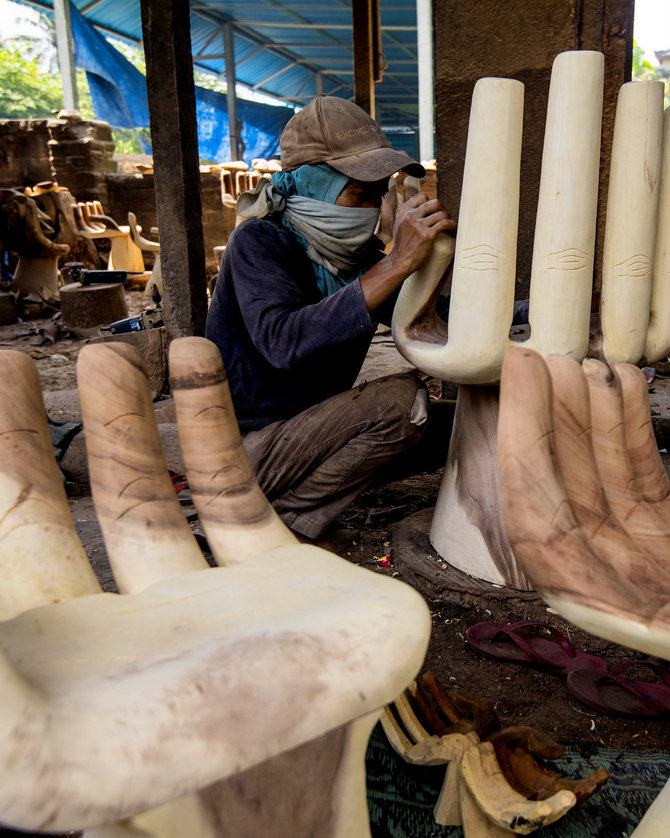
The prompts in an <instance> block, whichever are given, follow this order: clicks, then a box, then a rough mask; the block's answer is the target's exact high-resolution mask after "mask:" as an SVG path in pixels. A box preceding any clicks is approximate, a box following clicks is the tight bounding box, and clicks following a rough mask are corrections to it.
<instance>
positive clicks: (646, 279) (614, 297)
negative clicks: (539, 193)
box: [600, 81, 663, 364]
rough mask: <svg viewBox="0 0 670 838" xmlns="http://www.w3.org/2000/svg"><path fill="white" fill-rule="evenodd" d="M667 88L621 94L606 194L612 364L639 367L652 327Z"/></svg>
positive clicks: (605, 307) (605, 282)
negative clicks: (664, 89) (653, 283)
mask: <svg viewBox="0 0 670 838" xmlns="http://www.w3.org/2000/svg"><path fill="white" fill-rule="evenodd" d="M662 132H663V83H662V82H657V81H643V82H628V83H627V84H624V85H623V87H622V88H621V90H620V91H619V97H618V100H617V109H616V117H615V121H614V138H613V141H612V161H611V165H610V178H609V187H608V193H607V223H606V227H605V243H604V250H603V271H602V292H601V298H600V299H601V305H600V320H601V328H602V333H603V352H604V354H605V357H606V358H607V360H608V362H609V363H610V364H614V363H620V362H622V361H624V362H629V363H637V361H639V360H640V358H641V357H642V355H643V353H644V349H645V343H646V338H647V327H648V326H649V308H650V303H651V283H652V270H653V259H654V244H655V238H656V221H657V213H658V197H659V179H660V174H661V152H662V140H663V133H662Z"/></svg>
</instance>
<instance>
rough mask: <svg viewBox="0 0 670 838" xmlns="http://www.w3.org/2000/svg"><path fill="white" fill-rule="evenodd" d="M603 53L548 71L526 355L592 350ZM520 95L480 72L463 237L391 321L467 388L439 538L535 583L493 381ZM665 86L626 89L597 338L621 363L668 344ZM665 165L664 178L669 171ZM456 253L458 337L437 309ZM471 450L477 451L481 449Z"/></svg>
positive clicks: (409, 288) (502, 329) (460, 563)
mask: <svg viewBox="0 0 670 838" xmlns="http://www.w3.org/2000/svg"><path fill="white" fill-rule="evenodd" d="M602 90H603V56H602V55H601V54H600V53H595V52H589V51H579V52H568V53H562V54H561V55H559V56H558V57H557V58H556V61H555V62H554V68H553V72H552V79H551V86H550V91H549V101H548V109H547V123H546V130H545V143H544V152H543V160H542V175H541V181H540V195H539V201H538V211H537V220H536V229H535V244H534V251H533V264H532V275H531V287H530V301H529V306H530V310H529V320H530V337H529V338H528V339H527V341H526V343H525V346H527V347H528V348H530V349H533V350H534V351H537V352H539V353H540V354H541V355H543V356H547V355H550V354H559V355H566V356H569V357H571V358H574V359H575V360H576V361H581V360H582V359H583V358H584V357H585V356H586V354H587V351H588V349H589V312H590V307H591V296H592V293H591V289H592V277H593V264H594V249H595V220H596V204H597V190H598V169H599V158H600V126H601V114H602ZM522 107H523V86H522V85H521V84H520V83H519V82H517V81H514V80H511V79H481V80H480V81H479V82H478V83H477V85H476V87H475V91H474V95H473V101H472V111H471V119H470V130H469V135H468V146H467V152H466V162H465V172H464V179H463V191H462V199H461V207H460V212H459V218H458V222H459V227H458V235H457V238H456V241H455V242H454V241H453V240H451V239H446V238H445V239H444V240H443V241H442V242H438V243H437V245H436V247H435V251H434V253H433V257H432V259H431V260H430V261H429V262H428V263H427V264H426V265H425V266H424V268H423V269H422V270H421V271H418V272H417V273H416V274H414V275H413V276H412V277H410V279H408V280H407V281H406V282H405V284H404V286H403V289H402V292H401V295H400V298H399V300H398V305H397V306H396V310H395V312H394V319H393V320H394V322H393V334H394V338H395V342H396V346H397V347H398V349H399V351H400V352H401V353H402V354H403V355H404V356H405V357H406V358H407V359H408V360H410V361H411V362H412V363H414V364H415V365H416V366H417V367H419V368H420V369H421V370H423V371H424V372H426V373H428V374H430V375H433V376H437V377H439V378H442V379H446V380H451V381H456V382H458V383H460V384H462V385H463V386H462V387H461V388H460V395H459V401H460V405H459V408H458V411H457V416H456V423H455V428H454V436H453V440H452V446H451V450H450V453H449V458H448V461H447V465H446V469H445V476H444V482H443V485H442V489H441V492H440V497H439V499H438V503H437V507H436V512H435V516H434V520H433V525H432V529H431V541H432V543H433V546H434V547H435V548H436V549H437V550H438V551H439V552H440V553H441V555H442V556H444V557H445V558H447V559H448V560H449V561H450V562H451V563H452V564H453V565H455V566H456V567H458V568H460V569H461V570H464V571H466V572H467V573H470V574H472V575H474V576H477V577H479V578H482V579H487V580H489V581H491V582H495V583H497V584H503V585H510V586H512V587H517V588H529V587H531V586H530V583H529V582H528V580H527V578H526V577H525V575H524V573H523V570H522V569H521V568H520V567H519V566H518V563H517V562H516V561H515V559H514V556H513V554H512V551H511V549H510V546H509V543H508V541H507V539H506V536H505V532H504V528H503V527H502V522H501V519H500V509H499V505H498V503H497V496H498V492H497V487H496V481H497V476H496V470H495V447H496V413H497V404H496V402H497V396H496V395H495V392H494V393H493V396H491V391H486V390H484V389H483V388H481V387H472V386H470V385H482V384H495V383H496V382H497V381H498V380H499V378H500V370H501V365H502V360H503V357H504V354H505V352H506V350H507V348H508V346H509V345H510V338H509V327H510V324H511V320H512V307H513V300H514V282H515V267H516V235H517V217H518V195H519V163H520V152H521V122H522ZM663 126H664V115H663V85H662V83H660V82H634V83H629V84H625V85H624V86H623V87H622V88H621V91H620V94H619V99H618V104H617V113H616V125H615V135H614V145H613V149H612V162H611V170H610V182H609V193H608V207H607V218H606V233H605V245H604V255H603V265H602V295H601V311H600V315H601V317H600V320H601V329H602V335H601V337H600V340H599V341H598V345H597V346H596V345H594V346H593V350H594V352H598V353H600V354H601V356H602V357H604V358H605V359H606V360H607V361H608V362H610V363H620V362H627V363H637V362H638V361H640V360H641V359H642V358H645V359H646V361H647V362H648V363H652V362H653V361H655V360H658V359H659V358H664V357H665V356H666V355H667V354H668V352H669V351H670V111H668V112H666V114H665V131H664V127H663ZM662 170H663V175H662ZM452 254H454V257H453V258H454V269H453V279H452V285H451V307H450V311H449V322H448V329H447V328H445V324H444V323H442V321H440V320H439V319H438V318H437V316H436V314H435V312H434V305H433V303H434V300H435V297H436V296H437V294H438V293H439V290H440V284H441V279H442V276H443V274H444V271H445V268H446V266H447V264H448V262H449V261H450V259H451V256H452ZM473 441H476V442H477V444H476V445H473Z"/></svg>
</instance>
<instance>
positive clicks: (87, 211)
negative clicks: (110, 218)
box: [79, 201, 105, 233]
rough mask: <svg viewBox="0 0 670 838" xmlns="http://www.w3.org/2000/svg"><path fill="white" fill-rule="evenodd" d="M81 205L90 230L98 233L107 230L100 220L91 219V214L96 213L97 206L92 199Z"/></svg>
mask: <svg viewBox="0 0 670 838" xmlns="http://www.w3.org/2000/svg"><path fill="white" fill-rule="evenodd" d="M79 207H80V209H81V215H82V218H83V219H84V224H85V226H86V227H88V228H89V229H90V230H92V231H95V232H96V233H101V232H103V231H104V230H105V225H104V224H101V223H100V222H96V221H93V220H92V219H91V215H93V214H95V208H94V206H93V202H92V201H87V202H86V203H80V204H79Z"/></svg>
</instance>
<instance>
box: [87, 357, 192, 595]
mask: <svg viewBox="0 0 670 838" xmlns="http://www.w3.org/2000/svg"><path fill="white" fill-rule="evenodd" d="M77 374H78V379H79V388H80V395H81V408H82V415H83V419H84V427H85V429H86V446H87V450H88V461H89V471H90V474H91V488H92V492H93V499H94V501H95V505H96V511H97V514H98V519H99V521H100V527H101V529H102V532H103V535H104V537H105V545H106V547H107V552H108V554H109V560H110V564H111V565H112V570H113V571H114V577H115V579H116V582H117V584H118V586H119V590H120V591H121V592H122V593H131V592H135V591H140V590H142V589H143V588H145V587H146V586H147V585H150V584H152V583H153V582H155V581H157V580H158V579H162V578H164V577H166V576H171V575H173V574H175V573H180V572H182V571H185V570H198V569H202V568H205V567H207V563H206V562H205V560H204V558H203V556H202V553H201V552H200V550H199V548H198V545H197V543H196V541H195V538H194V537H193V535H192V533H191V530H190V529H189V526H188V524H187V522H186V519H185V518H184V516H183V515H182V512H181V508H180V504H179V501H178V499H177V496H176V494H175V491H174V487H173V485H172V481H171V480H170V476H169V474H168V471H167V468H166V466H165V461H164V459H163V454H162V449H161V443H160V437H159V435H158V428H157V426H156V420H155V418H154V410H153V404H152V401H151V393H150V390H149V384H148V381H147V378H146V375H145V373H144V369H143V365H142V359H141V357H140V355H139V353H138V352H137V351H136V350H135V349H134V348H133V347H131V346H129V345H127V344H124V343H105V344H97V345H90V346H84V348H83V349H82V350H81V352H80V354H79V364H78V370H77Z"/></svg>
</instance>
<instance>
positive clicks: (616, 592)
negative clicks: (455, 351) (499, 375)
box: [498, 347, 649, 621]
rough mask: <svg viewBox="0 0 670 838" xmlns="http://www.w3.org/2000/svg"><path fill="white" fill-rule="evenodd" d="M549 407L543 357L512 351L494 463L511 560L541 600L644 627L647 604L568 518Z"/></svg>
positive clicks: (507, 359) (518, 349) (507, 363)
mask: <svg viewBox="0 0 670 838" xmlns="http://www.w3.org/2000/svg"><path fill="white" fill-rule="evenodd" d="M551 404H552V388H551V379H550V377H549V372H548V369H547V366H546V364H545V363H544V361H543V360H542V358H541V357H540V356H539V355H538V354H537V353H535V352H532V350H529V349H525V348H521V347H510V348H509V350H508V352H507V355H506V357H505V364H504V366H503V380H502V385H501V393H500V421H499V424H498V464H499V472H500V493H501V504H502V508H503V515H504V519H505V526H506V529H507V534H508V536H509V539H510V542H511V544H512V547H513V549H514V555H515V556H516V558H517V560H518V562H519V563H520V564H521V566H522V567H523V568H524V570H525V571H526V573H528V574H532V577H533V580H534V581H535V583H536V585H537V587H538V589H539V590H540V591H541V592H542V594H543V596H544V597H545V599H547V598H551V599H552V601H555V600H556V599H559V598H563V597H565V598H566V599H567V600H569V601H573V602H575V601H576V602H582V603H583V604H584V605H585V606H592V607H594V608H596V609H602V610H603V611H605V612H609V613H611V614H613V615H614V614H616V615H618V616H619V617H621V618H623V617H624V615H627V616H628V618H629V619H632V620H637V621H643V620H644V619H646V618H647V617H648V616H649V604H648V597H647V596H643V595H642V594H641V593H640V592H639V591H636V589H635V587H634V586H633V585H630V584H628V583H627V582H626V581H625V580H624V579H622V578H621V577H619V576H618V575H616V574H613V573H612V572H611V570H612V569H611V567H610V565H609V564H608V563H607V562H605V561H604V560H603V559H602V558H601V556H600V555H599V554H598V553H597V552H595V551H594V550H593V549H592V546H591V544H590V542H589V540H588V538H587V536H586V535H585V533H584V532H583V531H582V530H581V529H580V527H579V526H578V524H577V521H576V519H575V516H574V514H573V513H572V510H571V508H570V505H569V503H568V499H567V496H566V493H565V487H564V484H563V480H562V477H561V475H560V470H559V467H558V462H557V458H556V448H555V443H554V428H553V417H552V411H551ZM641 608H642V609H644V610H643V612H642V614H640V613H639V609H641Z"/></svg>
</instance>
